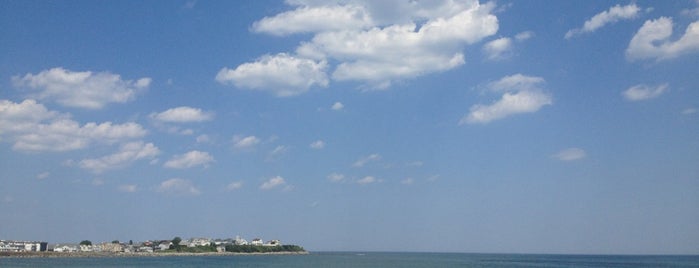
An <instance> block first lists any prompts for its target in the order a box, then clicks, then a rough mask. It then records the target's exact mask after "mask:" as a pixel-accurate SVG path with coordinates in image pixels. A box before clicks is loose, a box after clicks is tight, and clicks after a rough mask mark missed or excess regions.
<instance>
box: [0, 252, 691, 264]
mask: <svg viewBox="0 0 699 268" xmlns="http://www.w3.org/2000/svg"><path fill="white" fill-rule="evenodd" d="M0 267H328V268H342V267H483V268H490V267H699V255H697V256H592V255H590V256H588V255H526V254H525V255H520V254H461V253H356V252H351V253H349V252H321V253H311V254H309V255H269V256H259V255H258V256H201V257H128V258H27V259H22V258H0Z"/></svg>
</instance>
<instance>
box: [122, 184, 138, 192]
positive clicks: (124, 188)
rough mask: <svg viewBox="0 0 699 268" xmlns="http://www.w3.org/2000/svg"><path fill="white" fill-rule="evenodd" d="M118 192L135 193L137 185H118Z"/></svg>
mask: <svg viewBox="0 0 699 268" xmlns="http://www.w3.org/2000/svg"><path fill="white" fill-rule="evenodd" d="M117 190H119V191H120V192H125V193H135V192H136V191H138V185H136V184H124V185H119V187H118V188H117Z"/></svg>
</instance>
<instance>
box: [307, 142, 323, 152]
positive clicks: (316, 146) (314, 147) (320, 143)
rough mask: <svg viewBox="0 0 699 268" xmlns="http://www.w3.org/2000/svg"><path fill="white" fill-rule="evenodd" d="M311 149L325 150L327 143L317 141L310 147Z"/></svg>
mask: <svg viewBox="0 0 699 268" xmlns="http://www.w3.org/2000/svg"><path fill="white" fill-rule="evenodd" d="M309 147H311V149H316V150H319V149H323V148H325V142H324V141H322V140H317V141H314V142H312V143H311V144H310V145H309Z"/></svg>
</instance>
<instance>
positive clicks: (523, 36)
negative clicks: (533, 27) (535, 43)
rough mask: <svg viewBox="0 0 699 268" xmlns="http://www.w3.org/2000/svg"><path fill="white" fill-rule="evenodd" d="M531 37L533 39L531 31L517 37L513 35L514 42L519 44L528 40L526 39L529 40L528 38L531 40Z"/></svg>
mask: <svg viewBox="0 0 699 268" xmlns="http://www.w3.org/2000/svg"><path fill="white" fill-rule="evenodd" d="M532 37H534V32H532V31H525V32H521V33H518V34H517V35H515V40H517V41H520V42H521V41H525V40H528V39H530V38H532Z"/></svg>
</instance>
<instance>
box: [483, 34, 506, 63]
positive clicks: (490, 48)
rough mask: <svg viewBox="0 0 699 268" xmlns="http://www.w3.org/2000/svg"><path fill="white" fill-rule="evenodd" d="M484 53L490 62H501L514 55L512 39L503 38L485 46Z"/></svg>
mask: <svg viewBox="0 0 699 268" xmlns="http://www.w3.org/2000/svg"><path fill="white" fill-rule="evenodd" d="M483 52H485V54H486V55H487V56H488V59H489V60H501V59H505V58H508V57H510V56H511V55H512V39H510V38H508V37H502V38H498V39H495V40H493V41H490V42H488V43H486V44H485V45H483Z"/></svg>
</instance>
